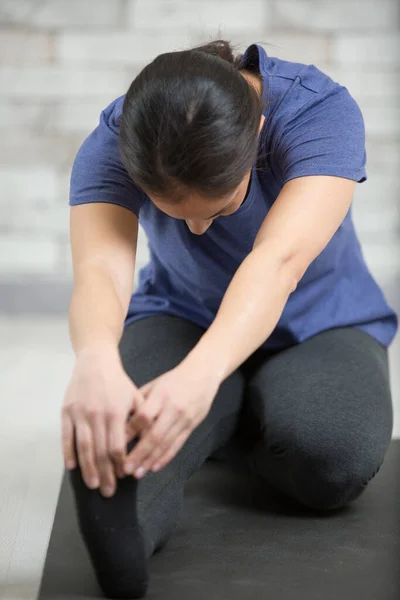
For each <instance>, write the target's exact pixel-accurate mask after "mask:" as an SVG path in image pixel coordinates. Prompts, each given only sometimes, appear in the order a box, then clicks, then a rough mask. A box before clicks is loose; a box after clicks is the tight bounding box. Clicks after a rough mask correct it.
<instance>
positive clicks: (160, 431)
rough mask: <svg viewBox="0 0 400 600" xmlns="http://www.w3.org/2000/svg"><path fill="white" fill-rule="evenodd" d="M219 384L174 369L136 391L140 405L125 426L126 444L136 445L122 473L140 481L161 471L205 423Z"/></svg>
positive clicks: (185, 370)
mask: <svg viewBox="0 0 400 600" xmlns="http://www.w3.org/2000/svg"><path fill="white" fill-rule="evenodd" d="M219 385H220V381H218V380H217V379H216V378H215V377H213V376H212V375H204V374H201V375H200V374H198V375H197V376H196V375H195V374H193V373H192V372H190V370H188V369H186V368H185V367H184V366H183V365H182V366H181V365H178V366H177V367H176V368H174V369H172V370H171V371H167V372H166V373H164V374H163V375H160V376H159V377H157V378H156V379H154V380H153V381H150V382H149V383H147V384H146V385H144V386H143V387H141V388H140V392H141V393H142V395H143V398H144V402H143V404H142V405H141V406H140V408H139V410H138V411H136V413H135V414H134V415H133V416H132V417H131V419H130V420H129V421H128V423H127V442H129V441H131V440H133V439H134V438H135V437H137V436H138V435H139V436H140V441H139V442H138V443H137V444H136V446H135V447H134V449H133V450H132V451H131V452H130V454H129V455H128V456H127V458H126V460H125V473H133V474H134V475H135V477H137V478H140V477H143V476H144V475H145V474H146V473H147V472H148V471H153V472H156V471H159V470H160V469H162V468H164V467H165V466H166V465H167V464H168V463H169V462H170V461H171V460H172V459H173V458H174V457H175V456H176V454H177V453H178V452H179V450H180V449H181V448H182V446H183V445H184V443H185V442H186V440H187V439H188V438H189V436H190V434H191V433H192V432H193V430H194V429H195V428H196V427H197V426H198V425H199V424H200V423H201V422H202V421H203V420H204V419H205V417H206V416H207V414H208V413H209V411H210V408H211V405H212V402H213V400H214V398H215V396H216V394H217V391H218V388H219Z"/></svg>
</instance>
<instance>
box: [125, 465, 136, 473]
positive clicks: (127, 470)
mask: <svg viewBox="0 0 400 600" xmlns="http://www.w3.org/2000/svg"><path fill="white" fill-rule="evenodd" d="M134 470H135V465H134V464H133V463H128V464H126V465H125V473H127V474H128V475H129V473H133V471H134Z"/></svg>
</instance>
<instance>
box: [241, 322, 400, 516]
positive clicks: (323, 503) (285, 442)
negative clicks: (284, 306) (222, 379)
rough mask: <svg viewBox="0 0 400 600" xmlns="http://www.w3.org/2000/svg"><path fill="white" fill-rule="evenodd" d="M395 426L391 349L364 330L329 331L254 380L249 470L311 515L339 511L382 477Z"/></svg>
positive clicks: (248, 417)
mask: <svg viewBox="0 0 400 600" xmlns="http://www.w3.org/2000/svg"><path fill="white" fill-rule="evenodd" d="M392 419H393V417H392V402H391V395H390V388H389V374H388V363H387V351H386V349H385V348H383V346H381V345H380V344H379V343H378V342H377V341H376V340H375V339H373V338H372V337H370V336H369V335H368V334H366V333H363V332H361V331H360V330H357V329H352V328H343V329H336V330H330V331H326V332H324V333H321V334H319V335H317V336H315V337H313V338H312V339H309V340H307V341H305V342H304V343H302V344H300V345H298V346H295V347H292V348H290V349H288V350H285V351H282V352H280V353H279V354H277V355H275V356H273V357H272V358H269V359H268V358H267V360H266V361H265V362H264V364H262V366H261V367H259V368H258V369H257V370H256V371H255V372H254V373H253V374H252V376H251V377H250V379H249V381H248V386H247V393H246V400H245V417H244V418H243V424H244V423H246V427H248V431H243V435H244V437H245V436H246V434H247V435H248V437H249V433H248V432H249V431H250V432H251V433H250V437H251V436H253V439H254V437H255V438H256V439H258V441H257V442H256V443H255V444H253V447H252V449H251V450H249V452H248V453H247V459H248V464H249V467H250V469H251V470H252V471H253V472H256V473H258V474H259V475H261V476H262V477H264V478H265V479H266V480H267V481H268V482H269V483H271V484H273V485H274V486H275V487H277V488H279V489H280V490H281V491H283V492H286V493H287V494H289V495H290V496H292V497H293V498H295V499H297V500H298V501H299V502H301V503H302V504H304V505H307V506H308V507H311V508H313V509H317V510H329V509H336V508H340V507H343V506H344V505H346V504H348V503H349V502H351V501H353V500H354V499H356V498H357V497H358V496H359V495H360V494H361V492H362V491H363V490H364V489H365V487H366V486H367V484H368V482H369V481H370V480H371V479H372V478H373V477H374V476H375V475H376V473H377V472H378V470H379V468H380V466H381V464H382V462H383V460H384V457H385V454H386V451H387V449H388V446H389V443H390V439H391V435H392V426H393V420H392ZM240 427H241V429H243V427H242V425H241V426H240Z"/></svg>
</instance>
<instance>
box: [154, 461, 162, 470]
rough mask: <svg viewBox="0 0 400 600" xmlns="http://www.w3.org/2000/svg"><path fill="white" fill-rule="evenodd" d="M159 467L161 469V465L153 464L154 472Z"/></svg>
mask: <svg viewBox="0 0 400 600" xmlns="http://www.w3.org/2000/svg"><path fill="white" fill-rule="evenodd" d="M160 469H161V465H160V464H159V463H157V464H155V465H154V467H153V471H154V472H156V471H159V470H160Z"/></svg>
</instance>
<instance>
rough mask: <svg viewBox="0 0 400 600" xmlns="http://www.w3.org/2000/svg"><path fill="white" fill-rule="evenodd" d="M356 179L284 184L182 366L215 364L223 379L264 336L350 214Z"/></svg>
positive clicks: (314, 179)
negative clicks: (251, 247)
mask: <svg viewBox="0 0 400 600" xmlns="http://www.w3.org/2000/svg"><path fill="white" fill-rule="evenodd" d="M355 185H356V183H355V181H352V180H350V179H345V178H342V177H331V176H308V177H299V178H296V179H292V180H290V181H288V182H287V183H286V184H285V185H284V187H283V188H282V190H281V192H280V194H279V196H278V198H277V199H276V201H275V203H274V205H273V206H272V208H271V209H270V211H269V212H268V214H267V216H266V218H265V220H264V222H263V224H262V226H261V228H260V230H259V232H258V234H257V237H256V239H255V242H254V246H253V250H252V251H251V252H250V254H249V255H248V256H247V257H246V259H245V260H244V261H243V262H242V264H241V265H240V267H239V269H238V270H237V272H236V273H235V275H234V277H233V279H232V281H231V283H230V285H229V287H228V289H227V291H226V293H225V295H224V298H223V300H222V302H221V305H220V308H219V311H218V313H217V315H216V317H215V319H214V322H213V323H212V325H211V326H210V327H209V329H208V330H207V331H206V333H205V334H204V335H203V336H202V338H201V339H200V341H199V342H198V344H197V345H196V346H195V347H194V348H193V350H192V351H191V352H190V353H189V354H188V355H187V357H186V358H185V359H184V361H183V363H182V366H183V365H184V364H186V366H188V367H189V369H190V368H191V366H193V369H195V370H197V371H198V370H199V369H201V370H202V369H204V372H205V373H206V372H207V371H209V370H210V369H213V370H214V372H215V371H217V373H218V378H219V379H220V380H221V382H222V381H223V380H224V379H225V378H226V377H228V376H229V375H230V374H231V373H232V372H233V371H234V370H235V369H236V368H237V367H238V366H239V365H241V364H242V363H243V362H244V361H245V360H246V359H247V358H248V357H249V356H250V355H251V354H252V353H253V352H254V351H255V350H256V349H257V348H258V347H259V346H261V345H262V344H263V343H264V342H265V340H266V339H267V338H268V337H269V336H270V334H271V333H272V331H273V330H274V328H275V326H276V325H277V323H278V321H279V319H280V316H281V314H282V312H283V309H284V307H285V304H286V302H287V300H288V297H289V295H290V294H291V293H292V292H293V291H294V290H295V289H296V286H297V284H298V282H299V281H300V279H301V278H302V276H303V275H304V273H305V271H306V270H307V268H308V266H309V265H310V264H311V262H312V261H313V260H314V259H315V258H316V257H317V256H318V255H319V254H320V253H321V252H322V250H323V249H324V248H325V246H326V245H327V244H328V242H329V241H330V239H331V238H332V236H333V235H334V233H335V232H336V230H337V229H338V228H339V226H340V224H341V223H342V221H343V219H344V218H345V216H346V214H347V212H348V210H349V208H350V205H351V201H352V198H353V193H354V188H355Z"/></svg>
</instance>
